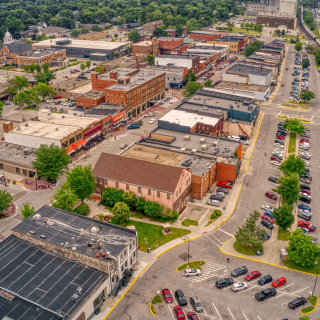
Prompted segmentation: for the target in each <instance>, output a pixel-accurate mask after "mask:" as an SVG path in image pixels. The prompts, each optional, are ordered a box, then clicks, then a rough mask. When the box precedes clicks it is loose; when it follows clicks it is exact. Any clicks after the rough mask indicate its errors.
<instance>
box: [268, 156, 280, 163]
mask: <svg viewBox="0 0 320 320" xmlns="http://www.w3.org/2000/svg"><path fill="white" fill-rule="evenodd" d="M270 160H273V161H278V162H280V159H278V158H277V157H275V156H272V157H271V158H270Z"/></svg>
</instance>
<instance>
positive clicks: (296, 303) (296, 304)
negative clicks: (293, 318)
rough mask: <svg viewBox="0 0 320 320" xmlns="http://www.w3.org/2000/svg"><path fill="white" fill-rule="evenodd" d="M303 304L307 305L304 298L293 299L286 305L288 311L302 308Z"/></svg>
mask: <svg viewBox="0 0 320 320" xmlns="http://www.w3.org/2000/svg"><path fill="white" fill-rule="evenodd" d="M305 303H307V299H306V298H304V297H300V298H295V299H293V300H292V301H290V302H289V303H288V306H289V308H290V309H297V307H299V306H303V305H304V304H305Z"/></svg>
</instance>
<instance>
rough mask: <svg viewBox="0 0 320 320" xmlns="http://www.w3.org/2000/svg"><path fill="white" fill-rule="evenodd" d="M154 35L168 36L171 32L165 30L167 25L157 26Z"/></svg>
mask: <svg viewBox="0 0 320 320" xmlns="http://www.w3.org/2000/svg"><path fill="white" fill-rule="evenodd" d="M152 35H153V36H154V37H168V36H169V33H168V32H167V31H165V26H160V27H158V28H155V29H154V30H153V33H152Z"/></svg>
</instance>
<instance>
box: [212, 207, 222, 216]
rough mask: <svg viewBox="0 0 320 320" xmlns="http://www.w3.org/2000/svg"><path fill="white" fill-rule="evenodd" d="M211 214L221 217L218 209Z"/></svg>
mask: <svg viewBox="0 0 320 320" xmlns="http://www.w3.org/2000/svg"><path fill="white" fill-rule="evenodd" d="M213 213H215V214H216V216H217V217H220V216H221V215H222V212H221V210H218V209H216V210H214V211H213Z"/></svg>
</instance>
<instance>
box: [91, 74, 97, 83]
mask: <svg viewBox="0 0 320 320" xmlns="http://www.w3.org/2000/svg"><path fill="white" fill-rule="evenodd" d="M98 75H99V73H98V72H92V73H91V80H92V81H93V80H97V79H98Z"/></svg>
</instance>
